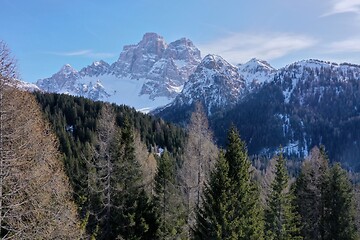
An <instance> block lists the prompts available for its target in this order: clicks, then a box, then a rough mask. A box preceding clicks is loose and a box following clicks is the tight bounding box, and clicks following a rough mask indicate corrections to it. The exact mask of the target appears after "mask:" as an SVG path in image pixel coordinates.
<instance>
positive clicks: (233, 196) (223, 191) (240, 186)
mask: <svg viewBox="0 0 360 240" xmlns="http://www.w3.org/2000/svg"><path fill="white" fill-rule="evenodd" d="M228 140H229V144H228V146H227V151H226V154H225V156H223V154H220V156H219V160H218V162H217V163H216V168H215V170H214V172H213V173H212V174H211V178H210V182H209V184H208V186H207V188H206V191H205V193H204V197H203V199H204V201H203V205H202V206H201V207H200V208H199V210H198V214H197V224H196V228H195V231H194V236H195V238H196V239H263V220H262V211H261V207H260V204H259V194H258V191H257V187H256V185H255V184H254V182H253V181H252V179H251V174H250V167H251V163H250V161H249V159H248V156H247V151H246V147H245V143H244V142H243V141H241V139H240V137H239V135H238V133H237V131H236V129H234V128H232V129H231V130H230V132H229V136H228Z"/></svg>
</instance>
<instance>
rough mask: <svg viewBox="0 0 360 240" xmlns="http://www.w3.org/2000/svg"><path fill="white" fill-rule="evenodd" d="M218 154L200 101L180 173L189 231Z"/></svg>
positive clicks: (192, 118) (193, 117)
mask: <svg viewBox="0 0 360 240" xmlns="http://www.w3.org/2000/svg"><path fill="white" fill-rule="evenodd" d="M217 155H218V149H217V147H216V146H215V144H214V143H213V141H212V134H211V131H210V130H209V125H208V120H207V117H206V115H205V112H204V110H203V108H202V106H201V105H200V104H199V103H198V104H197V105H196V107H195V112H194V113H193V114H192V115H191V120H190V124H189V126H188V139H187V142H186V146H185V152H184V157H183V165H182V167H181V169H180V173H179V174H180V180H181V184H182V185H183V189H184V195H185V199H186V205H187V210H188V216H187V222H188V227H189V231H190V228H191V226H192V225H193V224H194V221H195V214H194V211H195V208H196V207H198V206H200V205H201V195H202V194H203V188H204V185H205V182H206V181H207V179H208V177H209V175H210V171H211V169H212V166H213V164H214V162H215V159H216V157H217Z"/></svg>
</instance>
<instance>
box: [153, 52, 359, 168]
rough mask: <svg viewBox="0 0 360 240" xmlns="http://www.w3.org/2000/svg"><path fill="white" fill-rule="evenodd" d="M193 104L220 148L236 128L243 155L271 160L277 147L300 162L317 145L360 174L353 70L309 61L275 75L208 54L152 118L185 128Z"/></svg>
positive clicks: (254, 64)
mask: <svg viewBox="0 0 360 240" xmlns="http://www.w3.org/2000/svg"><path fill="white" fill-rule="evenodd" d="M220 66H221V67H220ZM229 83H231V84H229ZM232 91H233V92H232ZM224 99H226V101H223V100H224ZM195 100H200V101H202V103H203V104H204V105H205V109H208V114H209V121H210V125H211V126H212V128H213V129H212V130H213V131H214V136H215V138H216V140H217V142H218V143H219V144H225V143H226V135H227V129H228V128H229V127H230V126H231V125H232V124H235V125H236V127H237V128H238V129H239V131H240V134H241V136H242V138H243V139H244V140H245V141H246V142H247V145H248V149H249V152H250V154H260V155H262V154H265V155H267V156H269V155H270V156H271V155H272V154H273V153H275V152H276V151H278V148H279V146H280V145H281V146H282V147H283V150H284V152H285V153H286V154H288V155H291V156H295V157H303V156H306V155H307V154H308V151H309V150H310V149H311V148H312V147H313V146H315V145H318V146H319V145H321V144H323V145H325V146H326V147H327V149H328V150H329V152H328V153H329V156H330V157H331V158H332V159H336V160H338V161H341V162H343V163H346V164H348V165H349V166H358V168H359V169H360V164H359V162H358V160H359V159H358V156H359V155H360V131H359V130H358V129H359V127H360V117H359V116H360V66H359V65H354V64H349V63H341V64H337V63H332V62H326V61H320V60H314V59H309V60H303V61H298V62H295V63H292V64H289V65H287V66H285V67H283V68H280V69H278V70H276V69H274V68H272V67H271V66H270V65H269V64H266V62H264V61H260V60H256V59H252V60H250V61H249V62H248V63H245V64H243V65H238V69H236V68H234V66H232V65H230V64H226V62H224V61H222V59H221V58H220V57H216V56H211V55H209V56H207V57H205V59H204V60H203V61H202V63H201V64H200V65H199V66H198V68H197V69H196V71H195V72H194V74H193V75H191V76H190V79H189V81H188V82H187V83H186V84H185V87H184V90H183V92H182V93H181V94H180V95H179V96H178V97H177V98H176V99H175V101H174V102H173V103H172V104H170V105H168V106H167V107H166V108H163V109H160V110H159V111H157V112H155V114H157V115H158V116H161V117H163V118H165V119H166V120H169V121H173V122H177V123H186V122H187V121H188V119H189V117H190V115H191V112H192V111H193V106H192V103H193V102H194V101H195ZM215 105H216V106H219V107H217V108H215V107H214V106H215Z"/></svg>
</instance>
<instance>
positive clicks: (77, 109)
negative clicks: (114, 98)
mask: <svg viewBox="0 0 360 240" xmlns="http://www.w3.org/2000/svg"><path fill="white" fill-rule="evenodd" d="M34 94H35V96H36V98H37V100H38V102H39V104H40V106H41V107H42V109H43V111H44V113H45V115H46V117H47V118H48V119H49V121H50V122H51V124H52V127H53V128H54V130H55V132H56V134H57V137H58V138H59V142H60V146H59V147H60V151H61V152H62V153H63V156H64V163H65V168H66V173H67V175H68V176H69V179H70V181H71V184H72V187H73V189H74V198H75V201H76V203H77V204H78V206H79V211H80V215H81V216H82V217H83V218H84V220H86V223H87V230H88V231H89V232H90V233H97V236H98V237H100V236H101V232H103V230H104V229H101V228H102V227H104V226H105V225H104V224H103V223H102V222H101V221H100V222H99V219H98V218H101V219H103V217H98V215H97V214H99V212H101V211H102V210H103V209H102V207H101V201H102V199H101V198H100V197H99V196H96V195H95V196H94V195H93V194H91V189H90V187H96V186H89V181H88V175H89V171H93V172H94V173H96V172H97V171H95V170H94V169H93V170H91V168H89V160H90V159H92V158H93V151H94V148H95V146H96V144H97V131H98V120H99V117H100V111H101V109H102V108H103V106H104V103H101V102H93V101H91V100H88V99H85V98H82V97H73V96H69V95H59V94H43V93H34ZM112 108H113V109H114V113H115V115H116V121H115V123H116V124H115V125H116V126H115V127H116V128H119V130H118V132H119V133H118V134H117V137H116V138H114V139H113V140H112V141H111V144H110V145H111V147H109V150H110V149H112V150H111V152H112V153H111V154H112V155H113V157H112V158H113V159H117V158H118V157H115V156H116V155H117V156H120V157H119V158H120V159H121V161H119V162H117V161H115V160H114V162H113V164H114V166H115V165H116V164H120V165H123V164H125V163H126V164H128V166H131V168H130V167H127V168H123V167H121V168H119V170H118V171H119V172H118V173H116V174H115V175H114V176H116V177H114V179H113V180H112V181H113V182H116V184H120V183H121V182H118V181H117V180H116V179H121V180H122V186H118V188H120V187H121V188H124V189H123V190H122V191H123V193H124V192H127V194H122V195H123V196H122V198H119V199H116V200H115V198H114V197H112V199H114V201H115V202H117V204H119V205H121V206H127V207H126V211H127V212H122V213H121V214H119V216H114V217H113V215H115V213H114V214H113V215H112V217H113V219H112V220H111V221H112V222H113V223H114V224H116V226H117V227H116V228H113V227H111V229H112V230H111V232H115V233H116V232H118V233H122V234H121V235H123V237H126V238H136V236H139V235H140V234H141V233H143V234H142V237H145V236H147V239H151V238H153V236H154V234H155V233H156V231H157V230H156V229H157V220H156V219H153V220H151V221H148V219H151V218H154V208H153V203H152V202H150V201H149V199H148V196H146V194H145V192H144V191H143V190H142V186H140V185H141V184H140V183H139V181H138V179H134V178H139V179H140V175H139V174H138V171H139V169H138V164H139V163H138V162H137V161H135V160H134V159H135V158H134V141H133V131H134V130H135V131H137V132H139V133H140V137H141V140H142V141H143V142H145V143H146V144H147V147H148V149H149V151H150V150H151V149H152V147H153V146H160V147H162V148H167V149H169V150H171V151H172V153H173V154H174V156H175V157H176V158H177V157H178V156H179V154H180V153H181V152H182V148H183V142H184V139H185V131H183V130H182V129H180V128H178V127H176V126H174V125H172V124H168V123H165V122H164V121H163V120H161V119H157V118H154V117H152V116H150V115H145V114H142V113H139V112H136V111H135V110H134V109H132V108H129V107H126V106H115V105H112ZM119 146H120V147H119ZM98 170H99V169H98ZM126 176H132V177H130V178H127V177H126ZM113 186H114V184H113ZM97 187H99V186H97ZM133 191H135V192H136V194H134V192H133ZM126 196H127V197H126ZM130 196H131V198H130ZM140 206H141V207H140ZM122 211H125V210H124V208H123V209H122ZM115 212H116V211H115ZM95 213H96V215H95ZM99 216H102V215H101V214H100V215H99ZM125 216H127V217H125ZM122 217H123V218H122ZM144 219H145V220H146V221H145V220H144ZM107 221H108V220H107ZM109 221H110V220H109ZM111 221H110V222H111ZM120 221H122V222H123V223H122V224H123V225H120V224H119V222H120ZM111 234H113V233H111ZM145 239H146V238H145Z"/></svg>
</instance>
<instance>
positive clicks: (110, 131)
mask: <svg viewBox="0 0 360 240" xmlns="http://www.w3.org/2000/svg"><path fill="white" fill-rule="evenodd" d="M14 69H15V68H14V65H13V62H12V61H11V58H9V51H8V49H7V48H6V45H4V44H3V43H1V44H0V77H1V78H0V80H1V81H0V236H1V238H2V239H254V240H255V239H274V240H275V239H280V240H282V239H284V240H285V239H289V240H290V239H299V240H300V239H322V240H324V239H325V240H327V239H329V240H330V239H337V240H338V239H341V240H348V239H349V240H352V239H358V237H359V235H358V233H357V228H356V225H358V223H359V219H358V216H357V214H355V209H359V204H358V202H359V201H356V199H355V197H354V191H353V186H352V184H351V182H350V180H349V174H348V172H346V171H345V170H343V169H342V168H341V166H340V165H339V164H334V165H332V166H331V165H330V164H329V160H328V157H327V155H326V153H325V150H324V148H321V149H318V148H314V149H313V150H312V151H311V153H310V155H309V157H307V158H306V159H305V160H304V161H303V163H302V165H301V168H300V170H299V171H300V173H299V175H298V176H296V177H295V178H291V177H290V176H289V174H288V170H287V164H286V160H285V158H284V157H283V155H282V153H281V149H280V151H279V152H280V153H279V155H278V156H276V157H275V158H274V159H273V160H271V161H269V165H268V166H267V167H266V168H265V169H266V170H265V171H262V170H259V169H256V168H254V167H253V166H252V163H251V161H250V159H249V156H248V151H247V146H246V144H245V142H244V141H242V140H241V138H240V135H239V133H238V131H237V130H236V128H235V127H232V128H230V130H229V132H228V137H227V144H226V148H225V149H223V150H220V151H218V149H217V147H216V146H215V144H214V143H213V141H212V134H211V131H209V126H208V123H207V119H206V115H205V113H204V111H203V109H202V107H201V106H200V105H197V106H196V108H195V112H194V113H192V115H191V117H190V122H189V126H188V128H187V131H184V130H182V129H180V128H178V127H176V126H174V125H171V124H168V123H165V122H164V121H162V120H161V119H157V118H153V117H151V116H148V115H145V114H141V113H138V112H136V111H135V110H134V109H130V108H128V107H125V106H115V105H110V104H108V103H101V102H92V101H90V100H86V99H84V98H78V97H71V96H67V95H58V94H43V93H35V94H34V95H32V94H30V93H27V92H23V91H19V90H17V89H15V88H14V87H12V81H13V79H14V78H15V77H16V75H15V70H14ZM36 100H37V101H36ZM41 110H42V111H41ZM47 122H50V124H48V123H47ZM53 132H55V134H54V133H53ZM57 139H58V140H59V142H58V141H57ZM355 193H357V192H355ZM356 196H359V194H356ZM356 203H357V204H358V205H356Z"/></svg>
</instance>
